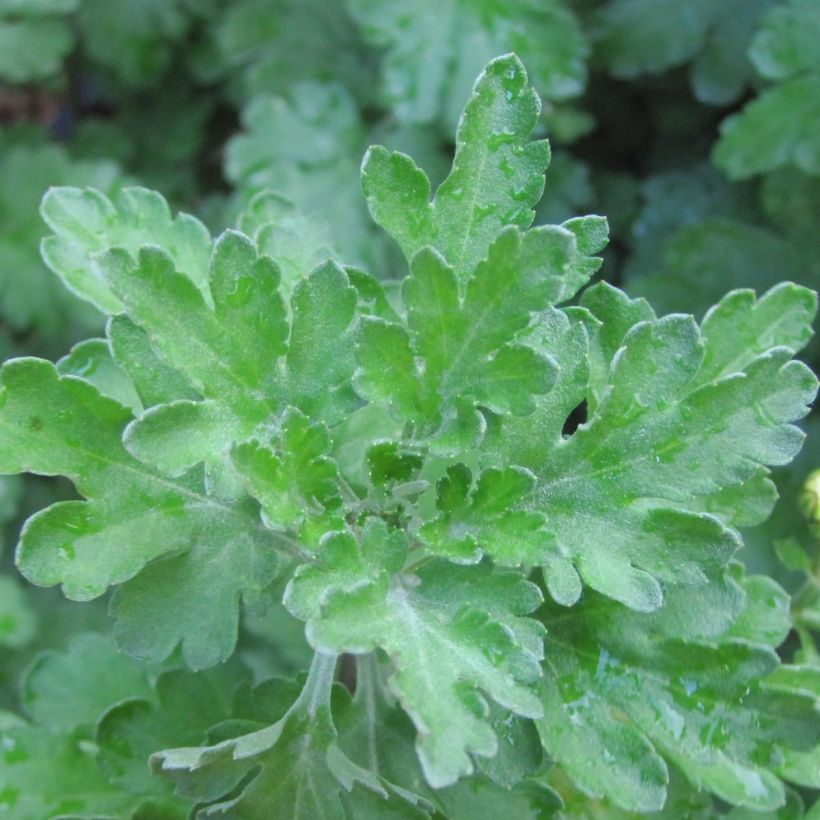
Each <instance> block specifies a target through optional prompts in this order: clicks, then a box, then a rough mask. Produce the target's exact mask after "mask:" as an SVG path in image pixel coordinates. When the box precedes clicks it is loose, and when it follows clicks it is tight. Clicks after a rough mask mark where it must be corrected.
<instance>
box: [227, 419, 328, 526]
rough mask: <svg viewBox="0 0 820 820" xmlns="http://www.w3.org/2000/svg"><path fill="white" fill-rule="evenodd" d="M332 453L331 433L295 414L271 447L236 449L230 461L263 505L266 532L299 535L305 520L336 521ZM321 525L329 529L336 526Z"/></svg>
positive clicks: (258, 445)
mask: <svg viewBox="0 0 820 820" xmlns="http://www.w3.org/2000/svg"><path fill="white" fill-rule="evenodd" d="M330 451H331V441H330V435H329V433H328V431H327V428H326V427H324V426H323V425H319V424H316V423H311V422H310V421H309V419H308V418H307V417H306V416H305V415H303V414H302V413H300V412H299V411H298V410H293V409H291V410H290V411H288V412H287V413H286V414H285V416H284V418H283V420H282V426H281V429H280V431H279V433H278V435H277V436H276V437H275V438H274V439H273V440H272V442H271V443H270V445H269V446H268V445H266V444H264V443H260V442H256V441H249V442H245V443H243V444H240V445H238V446H237V447H235V448H234V450H233V452H232V460H233V464H234V466H235V467H236V469H237V471H238V472H239V474H240V475H241V476H243V478H244V479H245V481H246V484H247V487H248V491H249V492H250V494H251V495H252V496H254V498H256V499H257V500H258V501H259V503H260V504H261V505H262V511H263V513H264V516H265V522H266V523H267V524H268V526H270V527H272V528H274V529H278V528H282V529H291V530H299V528H300V526H301V524H302V523H303V522H304V520H305V519H306V518H313V517H317V518H318V517H321V516H322V514H323V513H328V514H329V515H330V516H332V514H333V512H334V511H335V510H337V508H338V507H339V506H340V505H341V498H340V496H339V487H338V476H339V474H338V469H337V467H336V463H335V462H334V461H333V460H332V459H331V458H330V457H329V455H330ZM322 523H324V524H325V526H326V528H328V529H330V528H333V523H334V521H333V519H331V520H330V521H327V522H326V523H325V522H322Z"/></svg>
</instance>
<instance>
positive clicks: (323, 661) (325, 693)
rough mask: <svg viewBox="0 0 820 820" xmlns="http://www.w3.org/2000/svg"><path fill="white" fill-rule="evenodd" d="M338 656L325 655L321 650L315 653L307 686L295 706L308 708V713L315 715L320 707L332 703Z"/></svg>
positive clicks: (306, 682)
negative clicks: (331, 693) (331, 695)
mask: <svg viewBox="0 0 820 820" xmlns="http://www.w3.org/2000/svg"><path fill="white" fill-rule="evenodd" d="M338 657H339V656H338V655H323V654H322V653H321V652H316V653H315V654H314V656H313V660H312V661H311V664H310V671H309V672H308V676H307V680H306V681H305V688H304V689H302V693H301V694H300V695H299V699H298V700H297V702H296V704H294V706H301V707H305V708H307V713H308V715H310V716H311V717H313V716H314V715H315V714H316V713H317V712H318V711H319V709H321V708H322V707H323V706H327V705H329V704H330V690H331V689H332V687H333V678H334V676H335V674H336V660H337V658H338Z"/></svg>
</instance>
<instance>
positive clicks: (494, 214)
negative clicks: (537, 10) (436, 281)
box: [362, 55, 549, 282]
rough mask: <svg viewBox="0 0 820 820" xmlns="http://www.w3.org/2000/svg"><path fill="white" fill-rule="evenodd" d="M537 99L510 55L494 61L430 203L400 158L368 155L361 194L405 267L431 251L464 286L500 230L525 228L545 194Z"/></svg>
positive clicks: (426, 186)
mask: <svg viewBox="0 0 820 820" xmlns="http://www.w3.org/2000/svg"><path fill="white" fill-rule="evenodd" d="M539 110H540V102H539V99H538V95H537V94H536V93H535V91H534V90H533V89H532V88H531V87H530V86H529V85H528V82H527V73H526V71H525V69H524V66H523V65H522V64H521V62H520V61H519V60H518V58H517V57H515V56H514V55H507V56H506V57H499V58H498V59H496V60H493V61H492V62H491V63H490V64H489V65H488V66H487V68H486V69H485V70H484V72H483V73H482V75H481V76H480V77H479V78H478V80H477V81H476V84H475V89H474V91H473V96H472V97H471V98H470V101H469V102H468V103H467V107H466V108H465V110H464V115H463V116H462V119H461V121H460V123H459V128H458V134H457V136H456V155H455V158H454V160H453V169H452V171H451V172H450V174H449V176H448V177H447V179H446V180H445V181H444V182H443V183H442V184H441V185H440V186H439V189H438V191H437V192H436V196H435V198H434V199H433V200H432V202H431V201H430V182H429V180H428V179H427V176H426V175H425V174H424V172H423V171H421V170H419V169H418V168H417V167H416V166H415V165H414V163H413V161H412V160H411V159H410V158H409V157H408V156H406V155H405V154H400V153H397V152H394V153H390V152H389V151H387V150H386V149H385V148H381V147H374V148H371V149H370V150H369V151H368V153H367V155H366V156H365V158H364V162H363V164H362V187H363V189H364V193H365V196H366V197H367V201H368V204H369V205H370V212H371V213H372V214H373V218H374V219H375V220H376V222H378V223H379V224H380V225H381V226H382V227H383V228H384V229H385V230H386V231H387V232H388V233H389V234H390V235H391V236H393V238H394V239H395V240H396V241H397V242H398V243H399V245H400V246H401V249H402V251H404V255H405V257H407V260H408V261H410V260H411V259H412V258H413V257H414V255H415V254H416V252H417V251H418V250H420V249H421V248H423V247H424V246H426V245H430V246H432V247H434V248H436V249H437V250H438V251H439V252H440V253H441V254H442V255H443V256H444V258H445V259H446V260H447V262H448V263H449V264H450V265H451V266H452V267H453V269H454V271H455V275H456V277H457V279H458V281H460V282H463V281H464V280H465V279H466V277H467V276H469V274H470V273H471V272H472V271H473V269H474V268H475V267H476V265H477V264H478V263H479V262H480V261H481V260H482V259H484V258H485V257H486V255H487V251H488V249H489V247H490V245H491V244H492V242H493V240H494V239H495V238H496V235H497V234H498V232H499V230H501V228H504V227H506V226H508V225H516V226H518V227H521V228H527V227H529V225H530V224H531V223H532V220H533V216H534V214H533V211H532V207H533V206H534V205H535V204H536V202H538V200H539V198H540V197H541V193H542V191H543V190H544V171H545V169H546V167H547V164H548V163H549V146H548V144H547V142H546V141H543V140H542V141H538V142H531V141H530V133H531V132H532V130H533V128H534V127H535V124H536V122H537V120H538V113H539Z"/></svg>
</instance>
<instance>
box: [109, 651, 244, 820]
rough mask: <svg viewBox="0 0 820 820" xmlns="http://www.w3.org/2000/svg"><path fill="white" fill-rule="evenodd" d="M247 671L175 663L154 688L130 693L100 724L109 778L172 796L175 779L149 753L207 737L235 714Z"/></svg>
mask: <svg viewBox="0 0 820 820" xmlns="http://www.w3.org/2000/svg"><path fill="white" fill-rule="evenodd" d="M247 677H248V675H247V673H246V671H245V670H244V669H242V667H240V666H238V665H227V666H220V667H216V668H215V669H213V670H210V671H208V672H200V673H197V674H194V673H192V672H188V671H186V670H182V669H174V670H171V671H168V672H164V673H163V674H162V675H160V676H159V678H157V680H156V682H155V684H154V690H153V691H152V692H151V693H150V694H145V695H141V694H140V693H138V692H137V691H133V692H131V693H129V694H128V695H127V697H126V698H125V699H123V701H122V702H121V703H119V704H117V705H116V706H114V707H113V708H112V709H110V710H108V711H107V712H106V713H105V715H104V716H103V717H102V719H101V720H100V722H99V724H98V726H97V731H96V736H95V740H96V743H97V744H98V745H99V747H100V752H99V761H100V766H101V767H102V769H103V771H104V772H105V774H106V776H107V777H108V779H109V781H110V782H111V783H112V784H113V785H116V786H118V787H120V788H122V789H124V790H126V791H128V792H129V793H130V794H135V795H144V796H146V797H147V796H154V797H163V796H167V795H168V793H169V792H170V789H169V787H168V786H169V784H167V783H165V782H164V781H162V780H160V779H158V778H156V777H152V776H151V774H150V772H149V769H148V758H149V757H150V756H151V755H152V754H154V753H155V752H159V751H161V750H162V749H165V748H168V747H170V746H175V745H190V746H194V745H196V744H198V743H202V742H204V741H205V739H206V737H207V732H208V730H209V729H210V728H211V727H212V726H214V725H216V724H218V723H220V722H221V721H223V720H228V719H229V718H231V717H232V716H233V713H234V702H233V701H234V696H235V694H236V689H237V687H238V686H239V685H240V684H241V683H245V682H246V681H247ZM180 809H181V810H180V811H179V816H181V817H184V816H186V813H185V811H184V807H180Z"/></svg>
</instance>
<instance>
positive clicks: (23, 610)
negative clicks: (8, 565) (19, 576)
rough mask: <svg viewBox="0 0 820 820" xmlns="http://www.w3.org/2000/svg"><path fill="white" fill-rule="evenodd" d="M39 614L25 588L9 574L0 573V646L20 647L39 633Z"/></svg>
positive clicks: (8, 647)
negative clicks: (35, 610) (27, 596)
mask: <svg viewBox="0 0 820 820" xmlns="http://www.w3.org/2000/svg"><path fill="white" fill-rule="evenodd" d="M37 626H38V623H37V615H36V614H35V612H34V610H33V609H32V607H31V604H30V603H29V601H28V600H27V598H26V594H25V592H24V591H23V588H22V587H21V586H20V584H19V583H17V581H16V580H15V579H14V578H12V577H10V576H7V575H0V647H3V648H7V649H19V648H20V647H23V646H25V645H26V644H28V643H30V642H31V641H32V639H33V638H34V636H35V634H36V633H37Z"/></svg>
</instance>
